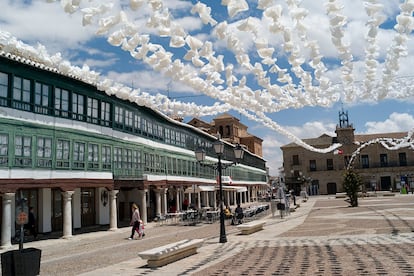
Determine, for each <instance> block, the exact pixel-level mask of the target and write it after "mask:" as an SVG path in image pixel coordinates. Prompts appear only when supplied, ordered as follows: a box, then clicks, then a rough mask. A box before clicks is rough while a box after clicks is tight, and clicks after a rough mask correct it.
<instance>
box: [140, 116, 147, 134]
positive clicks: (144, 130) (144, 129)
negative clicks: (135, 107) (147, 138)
mask: <svg viewBox="0 0 414 276" xmlns="http://www.w3.org/2000/svg"><path fill="white" fill-rule="evenodd" d="M141 129H142V134H144V135H147V134H148V125H147V119H145V118H142V120H141Z"/></svg>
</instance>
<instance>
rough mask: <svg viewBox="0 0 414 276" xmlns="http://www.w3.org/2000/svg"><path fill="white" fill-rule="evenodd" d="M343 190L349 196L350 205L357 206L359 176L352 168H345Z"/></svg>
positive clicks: (360, 183)
mask: <svg viewBox="0 0 414 276" xmlns="http://www.w3.org/2000/svg"><path fill="white" fill-rule="evenodd" d="M343 186H344V191H345V192H346V195H347V196H348V197H349V203H350V204H351V207H358V192H360V191H361V186H362V180H361V177H360V176H359V175H358V174H357V173H356V172H354V171H353V170H352V169H347V170H346V171H345V174H344V182H343Z"/></svg>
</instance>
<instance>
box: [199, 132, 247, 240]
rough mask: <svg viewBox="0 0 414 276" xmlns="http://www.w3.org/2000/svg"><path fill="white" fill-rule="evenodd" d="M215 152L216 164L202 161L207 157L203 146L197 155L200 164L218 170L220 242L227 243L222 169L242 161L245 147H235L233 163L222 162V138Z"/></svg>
mask: <svg viewBox="0 0 414 276" xmlns="http://www.w3.org/2000/svg"><path fill="white" fill-rule="evenodd" d="M213 146H214V152H215V153H216V155H217V160H218V162H217V163H216V164H214V163H212V164H210V163H202V162H203V161H204V160H205V158H206V152H205V150H204V149H202V148H198V149H197V150H196V151H195V156H196V159H197V161H198V162H199V164H200V165H202V166H206V167H210V168H213V169H215V170H217V173H218V181H219V197H220V201H219V204H220V239H219V242H220V243H225V242H227V237H226V228H225V224H224V208H223V184H222V179H221V176H222V170H223V169H226V168H228V167H230V166H233V165H236V164H238V163H240V161H241V160H242V159H243V154H244V150H243V148H242V147H241V146H240V145H239V144H238V145H237V146H236V147H235V148H234V157H235V159H236V160H235V162H233V163H226V164H223V163H221V156H222V155H223V152H224V143H223V142H222V141H221V140H220V138H218V139H217V141H216V142H214V145H213Z"/></svg>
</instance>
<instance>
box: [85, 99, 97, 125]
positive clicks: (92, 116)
mask: <svg viewBox="0 0 414 276" xmlns="http://www.w3.org/2000/svg"><path fill="white" fill-rule="evenodd" d="M86 114H87V119H86V120H87V121H88V122H89V123H93V124H98V119H99V101H98V100H97V99H93V98H89V97H88V105H87V112H86Z"/></svg>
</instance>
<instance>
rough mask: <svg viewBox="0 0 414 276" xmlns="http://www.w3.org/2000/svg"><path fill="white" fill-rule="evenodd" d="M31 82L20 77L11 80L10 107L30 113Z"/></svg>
mask: <svg viewBox="0 0 414 276" xmlns="http://www.w3.org/2000/svg"><path fill="white" fill-rule="evenodd" d="M30 87H31V81H30V80H29V79H25V78H22V77H18V76H14V78H13V101H12V107H13V108H16V109H20V110H25V111H31V97H30V96H31V92H30Z"/></svg>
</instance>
